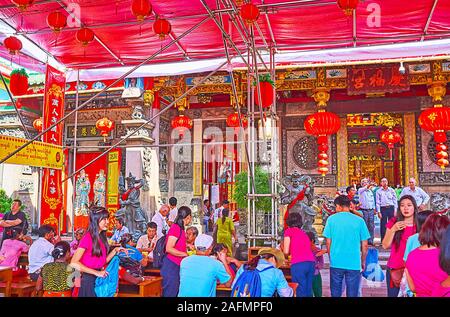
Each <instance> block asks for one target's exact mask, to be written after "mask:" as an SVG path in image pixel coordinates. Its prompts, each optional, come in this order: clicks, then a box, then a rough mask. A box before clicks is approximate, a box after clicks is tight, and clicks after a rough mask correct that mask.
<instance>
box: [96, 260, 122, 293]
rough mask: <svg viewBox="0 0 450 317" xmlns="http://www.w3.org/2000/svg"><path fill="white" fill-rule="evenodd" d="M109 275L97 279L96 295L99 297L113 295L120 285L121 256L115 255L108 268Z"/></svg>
mask: <svg viewBox="0 0 450 317" xmlns="http://www.w3.org/2000/svg"><path fill="white" fill-rule="evenodd" d="M106 271H107V272H108V275H107V276H105V277H97V278H96V279H95V287H94V291H95V295H97V297H113V296H114V294H115V293H116V292H117V286H118V285H119V257H118V256H114V257H113V258H112V260H111V261H110V262H109V264H108V267H107V268H106Z"/></svg>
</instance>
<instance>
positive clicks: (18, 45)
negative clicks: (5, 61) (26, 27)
mask: <svg viewBox="0 0 450 317" xmlns="http://www.w3.org/2000/svg"><path fill="white" fill-rule="evenodd" d="M3 45H4V46H5V47H6V49H7V50H8V51H9V53H10V54H11V55H17V54H19V51H20V50H21V49H22V42H21V41H20V40H19V39H18V38H17V37H15V36H10V37H7V38H6V39H4V41H3Z"/></svg>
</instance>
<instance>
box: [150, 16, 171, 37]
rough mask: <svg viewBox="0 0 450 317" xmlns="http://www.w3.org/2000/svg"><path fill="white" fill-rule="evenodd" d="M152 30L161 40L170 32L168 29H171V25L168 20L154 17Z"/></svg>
mask: <svg viewBox="0 0 450 317" xmlns="http://www.w3.org/2000/svg"><path fill="white" fill-rule="evenodd" d="M153 30H154V31H155V33H156V34H158V35H159V39H160V40H161V41H162V40H164V39H165V38H166V36H167V35H169V34H170V31H171V30H172V26H171V24H170V22H169V21H167V20H166V19H160V18H158V19H156V21H155V22H154V23H153Z"/></svg>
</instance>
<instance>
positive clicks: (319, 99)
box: [313, 88, 330, 109]
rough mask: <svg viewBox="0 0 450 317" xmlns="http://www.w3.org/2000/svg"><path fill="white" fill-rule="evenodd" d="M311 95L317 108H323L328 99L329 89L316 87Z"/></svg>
mask: <svg viewBox="0 0 450 317" xmlns="http://www.w3.org/2000/svg"><path fill="white" fill-rule="evenodd" d="M313 97H314V101H315V102H316V103H317V107H318V108H319V109H322V108H325V107H326V106H327V103H328V101H329V100H330V90H329V89H327V88H319V89H316V90H315V91H314V93H313Z"/></svg>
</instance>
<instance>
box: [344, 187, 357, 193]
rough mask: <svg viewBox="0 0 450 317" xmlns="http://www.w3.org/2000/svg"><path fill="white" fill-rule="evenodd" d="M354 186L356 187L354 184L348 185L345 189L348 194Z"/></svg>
mask: <svg viewBox="0 0 450 317" xmlns="http://www.w3.org/2000/svg"><path fill="white" fill-rule="evenodd" d="M353 188H355V187H353V186H348V187H347V188H346V189H345V192H346V193H347V194H348V193H349V192H350V191H351V190H352V189H353Z"/></svg>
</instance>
